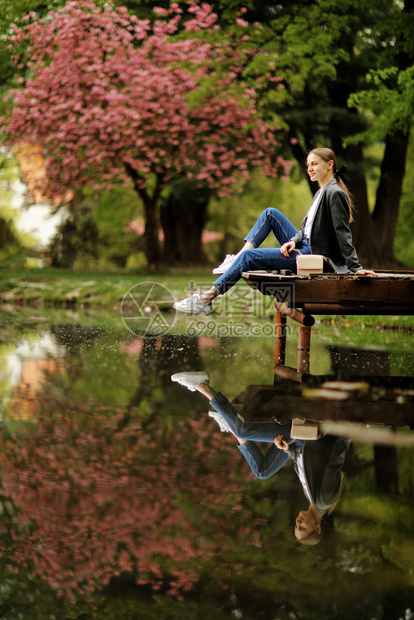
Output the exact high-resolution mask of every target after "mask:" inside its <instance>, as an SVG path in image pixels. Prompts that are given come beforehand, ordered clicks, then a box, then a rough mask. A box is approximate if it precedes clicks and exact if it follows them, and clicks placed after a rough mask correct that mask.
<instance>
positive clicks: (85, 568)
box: [1, 394, 258, 599]
mask: <svg viewBox="0 0 414 620" xmlns="http://www.w3.org/2000/svg"><path fill="white" fill-rule="evenodd" d="M40 402H41V404H38V405H37V411H36V415H37V420H38V429H37V430H36V431H35V430H34V429H33V428H32V427H27V428H26V429H25V431H24V432H21V434H20V435H19V436H18V437H16V438H15V440H11V439H10V437H7V436H3V437H2V445H3V452H2V455H1V468H2V472H3V486H4V492H5V493H6V494H7V495H8V496H10V498H11V499H12V501H13V502H14V504H15V505H16V507H17V508H18V510H19V517H18V518H16V520H15V521H14V522H11V523H9V537H10V536H11V544H8V545H5V544H4V543H3V545H2V552H3V554H4V555H8V556H9V557H11V558H12V559H13V560H14V561H15V562H17V563H18V564H19V565H23V566H27V567H29V568H30V569H31V570H33V571H34V572H35V573H36V574H38V575H39V576H41V577H43V578H45V579H46V580H47V581H48V582H49V583H50V584H51V585H52V586H53V587H54V588H55V589H56V590H57V591H58V592H59V593H60V594H65V595H68V596H69V597H71V598H72V599H74V598H75V596H76V595H77V594H79V593H80V594H84V595H85V594H86V595H92V594H93V593H94V592H96V591H98V590H100V589H101V588H102V587H104V586H105V585H107V584H108V583H109V581H110V579H111V578H112V577H116V576H118V575H120V574H122V573H128V574H131V575H134V576H135V578H136V582H137V583H138V584H149V585H151V586H152V588H153V589H159V588H161V587H163V588H166V589H167V591H168V592H169V593H171V594H173V595H175V596H182V594H183V593H184V592H185V591H187V590H189V589H191V588H192V587H193V585H194V584H195V583H196V582H197V580H198V579H199V576H200V571H201V570H202V569H203V567H205V566H206V565H208V564H209V562H210V561H211V559H212V558H213V557H214V555H215V553H216V551H219V552H220V553H224V554H225V550H226V547H227V548H229V545H230V546H231V547H233V546H234V540H237V541H238V544H242V545H243V544H244V545H245V546H246V547H247V548H248V547H249V545H257V544H258V540H257V536H255V534H254V533H253V531H252V530H253V528H254V525H255V524H254V519H252V518H251V514H250V513H249V511H248V510H246V508H243V519H238V515H240V514H241V511H242V505H241V493H240V488H239V483H238V482H236V480H235V478H234V477H233V474H232V469H233V468H234V467H235V466H236V467H238V468H239V466H242V467H244V465H242V464H241V461H240V459H239V458H237V457H238V455H237V456H236V458H234V446H233V443H234V442H231V441H228V440H227V438H226V437H223V435H221V433H219V432H212V426H211V424H209V423H208V422H207V421H206V419H203V420H201V421H196V422H195V421H189V422H188V423H183V422H181V423H179V424H177V426H176V428H175V429H174V431H173V430H172V429H168V430H166V429H165V428H164V429H163V428H162V421H161V420H160V419H158V420H156V424H154V425H152V426H151V427H147V429H146V431H145V433H144V432H143V431H142V428H141V426H140V424H139V422H138V421H136V418H135V422H133V423H132V424H129V425H128V426H127V427H125V425H124V424H123V415H124V413H123V412H120V411H115V412H113V411H108V410H106V409H105V408H104V407H103V406H100V405H96V404H95V405H94V404H93V403H89V404H88V405H87V406H84V405H79V404H72V405H70V404H69V405H68V404H66V406H65V413H64V414H63V413H61V412H62V410H63V408H64V405H63V403H62V402H59V401H57V400H55V399H54V398H53V397H52V396H47V395H46V394H44V395H43V398H42V400H41V401H38V403H40ZM119 429H122V430H119ZM239 471H240V470H239ZM243 471H245V469H243ZM223 473H224V474H225V480H226V484H225V485H223ZM232 516H233V517H234V519H233V518H232ZM246 524H249V525H248V526H246ZM4 527H5V526H4V523H3V524H2V528H4ZM8 540H9V542H10V538H8ZM212 565H213V566H214V563H212ZM210 568H211V567H210ZM221 577H223V575H222V574H221V575H220V576H219V577H218V578H221Z"/></svg>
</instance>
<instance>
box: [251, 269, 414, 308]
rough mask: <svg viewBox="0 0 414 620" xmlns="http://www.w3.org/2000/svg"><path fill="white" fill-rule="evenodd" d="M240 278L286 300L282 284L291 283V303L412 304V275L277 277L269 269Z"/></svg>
mask: <svg viewBox="0 0 414 620" xmlns="http://www.w3.org/2000/svg"><path fill="white" fill-rule="evenodd" d="M243 278H244V279H245V280H246V281H247V282H248V283H249V284H250V285H253V286H254V287H255V288H258V290H260V292H262V293H263V294H271V295H273V296H275V297H276V298H277V297H278V290H279V291H281V295H282V299H281V300H280V301H286V298H285V291H284V289H283V286H284V285H290V286H292V285H293V289H292V290H293V294H294V299H295V305H298V304H303V303H321V302H323V303H333V304H343V305H347V304H348V305H351V304H355V303H364V302H365V303H366V304H378V305H380V304H387V305H390V304H391V303H392V304H394V303H395V304H401V305H404V304H405V305H408V306H414V274H412V275H410V276H401V277H394V278H391V277H389V276H387V277H377V278H375V277H361V276H349V275H345V276H341V275H338V274H335V275H333V276H332V275H328V274H327V275H323V276H297V275H294V276H279V275H277V274H272V273H270V272H261V271H257V272H255V271H253V272H252V271H249V272H244V273H243Z"/></svg>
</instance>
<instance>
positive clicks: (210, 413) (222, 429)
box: [208, 411, 231, 433]
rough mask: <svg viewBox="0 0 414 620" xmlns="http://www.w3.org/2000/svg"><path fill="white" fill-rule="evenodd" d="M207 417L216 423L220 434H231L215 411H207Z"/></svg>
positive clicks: (227, 426)
mask: <svg viewBox="0 0 414 620" xmlns="http://www.w3.org/2000/svg"><path fill="white" fill-rule="evenodd" d="M208 415H209V416H210V418H213V420H215V421H216V422H217V424H218V425H219V427H220V430H221V432H222V433H231V430H230V427H229V425H228V424H227V422H226V420H225V419H224V418H223V416H222V415H221V413H218V412H217V411H209V412H208Z"/></svg>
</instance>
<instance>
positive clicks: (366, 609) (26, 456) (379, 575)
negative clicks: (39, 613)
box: [0, 337, 414, 620]
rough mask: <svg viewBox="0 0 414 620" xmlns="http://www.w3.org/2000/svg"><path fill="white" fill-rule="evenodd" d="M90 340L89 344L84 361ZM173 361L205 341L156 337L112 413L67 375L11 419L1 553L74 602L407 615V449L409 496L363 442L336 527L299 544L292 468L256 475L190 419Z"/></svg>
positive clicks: (208, 427)
mask: <svg viewBox="0 0 414 620" xmlns="http://www.w3.org/2000/svg"><path fill="white" fill-rule="evenodd" d="M95 342H96V340H95ZM82 347H83V345H82V339H81V338H80V339H79V347H78V348H77V349H75V348H73V349H72V357H71V358H70V360H71V361H73V363H75V364H77V363H78V362H79V360H81V361H82V356H79V353H80V352H81V351H82ZM177 365H178V366H179V369H180V370H181V369H186V368H194V367H195V368H202V360H201V356H200V351H199V346H198V342H197V341H192V340H191V339H190V340H188V339H184V340H183V341H178V340H176V339H175V338H174V339H173V338H165V337H162V338H159V339H156V340H155V339H152V340H151V339H147V340H145V339H144V341H143V343H142V347H141V350H140V352H139V357H135V358H134V359H133V360H132V363H131V364H130V365H129V366H128V372H129V373H130V375H129V377H128V381H129V384H130V386H132V387H133V388H134V386H136V385H137V384H138V388H137V393H136V394H135V396H132V397H131V390H130V392H129V395H130V398H129V400H128V401H125V403H124V404H123V405H122V406H119V407H116V408H113V407H109V406H107V405H106V404H105V403H106V393H105V392H102V394H100V395H99V393H95V394H94V395H93V397H91V398H90V399H89V401H85V400H84V399H83V398H79V399H77V400H76V399H75V398H73V397H72V398H71V399H70V400H69V399H67V398H64V397H62V395H61V392H60V390H56V389H55V386H56V382H59V381H60V380H61V377H58V376H50V377H49V380H50V385H49V386H46V387H45V390H44V392H43V394H42V398H41V399H39V400H38V401H37V402H36V403H35V411H34V415H35V418H34V419H35V420H37V421H38V427H37V428H35V427H34V426H33V425H32V426H30V427H29V426H25V427H21V428H20V429H19V432H18V434H11V433H10V432H9V431H8V430H7V427H4V428H3V432H2V436H1V443H2V453H1V467H2V472H3V488H4V493H5V495H6V496H8V497H9V498H10V499H9V501H8V509H7V510H6V511H4V513H3V519H2V524H1V530H0V531H1V537H0V542H1V548H2V552H3V557H6V556H8V558H9V562H10V563H11V564H13V565H14V566H15V567H17V566H18V567H19V569H20V571H21V573H22V574H23V575H24V574H26V571H30V572H32V573H34V574H36V575H39V576H40V577H42V578H44V579H45V580H47V582H48V583H49V584H51V586H53V587H54V588H56V590H57V591H58V592H59V593H61V594H64V595H68V596H70V597H71V599H72V600H73V601H79V599H80V597H81V596H85V595H87V596H89V597H93V596H94V594H95V593H96V592H97V591H103V592H105V593H106V594H107V596H108V597H109V598H110V597H111V596H113V595H114V592H125V591H128V592H130V591H131V589H132V590H133V591H134V593H135V594H134V596H137V597H139V596H140V594H139V593H141V594H142V593H143V592H145V593H147V594H148V592H153V593H154V592H155V593H157V597H158V598H157V600H158V601H159V600H162V596H163V595H164V596H165V595H166V594H167V593H168V596H171V595H173V596H175V598H176V599H178V600H179V599H180V598H181V597H184V600H183V601H182V602H177V603H175V605H176V606H177V609H181V610H182V617H206V618H208V617H213V616H211V615H208V613H207V612H206V613H204V615H203V610H205V609H209V612H210V613H211V607H210V605H211V599H213V600H215V601H217V607H219V608H221V609H223V610H226V612H227V616H228V615H229V614H230V612H231V611H237V610H239V611H240V613H242V614H243V616H244V617H256V616H257V615H258V610H260V611H261V613H262V614H263V615H267V616H268V617H278V618H288V617H290V618H306V619H308V618H313V617H315V618H316V617H318V618H319V617H323V618H324V619H325V618H335V620H337V619H341V618H344V619H345V618H346V619H347V620H348V618H350V617H352V618H357V619H358V618H361V620H362V619H364V620H365V619H366V618H367V617H381V616H382V617H390V618H393V617H404V611H405V609H407V608H408V607H409V606H410V605H412V601H413V599H414V592H413V579H412V573H411V574H410V571H412V567H413V549H414V537H413V530H412V526H413V518H412V516H411V515H412V508H413V507H414V502H413V489H412V467H411V460H410V455H409V454H408V453H407V452H406V451H400V452H399V454H398V456H399V471H400V487H399V492H400V495H398V494H395V495H394V496H386V495H382V496H381V495H380V496H378V495H377V494H376V493H375V492H374V486H375V482H374V481H375V478H374V471H375V470H374V465H373V454H372V450H371V448H370V447H357V448H355V447H354V449H353V450H352V451H351V453H350V459H347V470H348V473H347V476H346V478H345V480H346V484H345V494H344V497H343V499H342V500H341V502H340V503H339V506H338V508H337V510H336V515H337V516H336V530H335V532H334V534H333V535H332V536H331V537H326V539H325V541H324V544H322V545H320V546H319V547H318V548H316V549H315V548H314V549H312V550H309V549H305V548H302V547H301V548H299V547H298V546H297V545H296V544H295V541H294V538H293V534H292V532H293V520H294V517H295V516H296V514H297V510H298V509H301V508H303V507H304V504H303V501H304V500H303V495H302V490H301V488H300V485H299V484H298V483H297V480H296V477H295V474H294V472H293V471H292V469H291V468H286V470H285V471H283V472H281V473H280V475H279V476H277V477H276V478H275V479H271V480H268V481H258V480H256V479H253V477H252V476H251V475H250V473H249V472H248V470H247V468H246V466H245V465H244V462H243V461H242V459H240V455H239V453H238V451H237V450H236V449H235V446H234V442H233V441H232V440H231V438H229V437H228V436H226V435H222V434H221V433H219V432H218V430H217V428H216V427H215V425H214V424H213V423H212V422H211V421H209V420H208V418H207V417H206V416H204V417H202V418H200V417H199V416H196V415H194V409H195V408H198V403H197V402H196V400H195V395H193V394H187V392H184V391H183V390H181V391H180V389H179V388H177V386H174V385H171V382H170V374H172V372H175V371H176V370H177ZM131 373H132V374H131ZM115 380H116V377H115ZM142 384H144V385H145V389H142V391H141V392H139V389H140V386H141V385H142ZM160 386H162V387H160ZM151 388H152V389H153V393H151ZM134 397H136V401H135V402H134ZM186 398H187V400H186ZM169 401H172V404H171V403H170V405H169V406H168V407H166V403H169ZM178 408H180V411H181V413H182V412H185V413H184V415H180V416H178V415H176V416H174V411H178ZM149 409H150V410H151V415H148V410H149ZM126 411H127V412H128V414H129V417H128V419H126V418H125V413H126ZM166 412H167V414H166ZM13 506H15V507H18V510H19V512H16V510H15V509H14V508H13ZM170 601H171V599H170ZM205 601H208V602H205ZM123 604H124V603H123V602H122V601H121V600H119V601H118V605H119V607H118V615H116V613H115V612H114V616H113V617H114V618H117V617H121V609H122V605H123ZM164 604H165V605H167V604H166V603H164ZM186 604H187V605H188V608H191V609H197V613H198V615H196V613H194V616H193V615H191V616H186V611H185V610H186V609H187V608H186ZM101 605H102V608H103V609H106V608H107V607H106V605H108V606H109V605H110V604H109V602H108V601H107V602H104V603H101ZM169 605H172V603H171V602H170V603H169ZM181 606H182V607H181ZM391 610H393V611H391ZM387 614H388V615H387ZM45 617H46V616H45ZM108 617H111V616H105V613H104V612H102V618H105V620H107V618H108ZM125 617H130V618H134V617H137V616H136V610H135V611H134V612H131V614H130V615H129V616H125ZM148 617H151V616H149V615H148ZM176 617H179V616H176ZM217 617H219V616H217Z"/></svg>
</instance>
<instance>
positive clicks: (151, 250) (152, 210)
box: [141, 195, 161, 269]
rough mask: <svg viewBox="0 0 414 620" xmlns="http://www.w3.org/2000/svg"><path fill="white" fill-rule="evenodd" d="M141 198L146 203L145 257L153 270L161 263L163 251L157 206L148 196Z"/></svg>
mask: <svg viewBox="0 0 414 620" xmlns="http://www.w3.org/2000/svg"><path fill="white" fill-rule="evenodd" d="M141 198H142V202H143V203H144V213H145V231H144V243H145V256H146V258H147V261H148V267H150V268H151V269H152V268H155V267H157V266H158V265H159V264H160V261H161V249H160V241H159V236H158V232H159V224H158V218H157V205H156V204H155V203H154V201H153V200H152V199H151V198H149V197H148V196H146V197H143V196H142V195H141Z"/></svg>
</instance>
